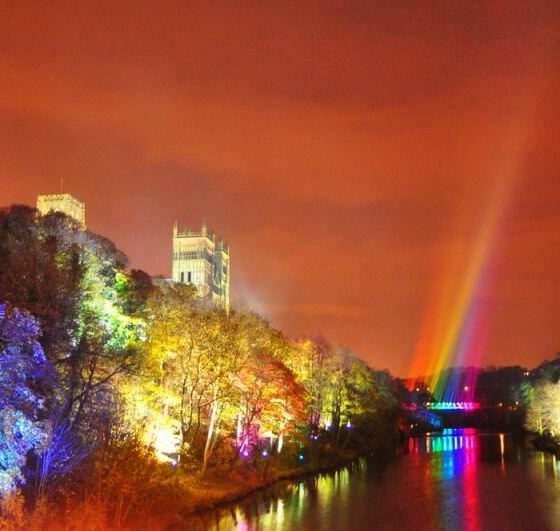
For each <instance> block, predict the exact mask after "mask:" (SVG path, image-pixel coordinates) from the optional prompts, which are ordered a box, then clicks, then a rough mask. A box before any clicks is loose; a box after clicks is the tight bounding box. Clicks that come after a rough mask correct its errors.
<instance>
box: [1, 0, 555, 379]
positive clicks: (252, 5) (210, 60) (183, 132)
mask: <svg viewBox="0 0 560 531" xmlns="http://www.w3.org/2000/svg"><path fill="white" fill-rule="evenodd" d="M559 124H560V4H558V2H554V1H550V2H538V1H532V2H519V1H512V0H510V1H506V2H495V1H489V2H480V3H479V2H476V3H475V2H449V1H442V2H437V1H436V2H361V3H360V2H356V3H355V5H354V6H351V3H349V2H323V1H322V2H306V1H298V2H264V1H263V2H249V1H247V2H187V1H180V2H172V1H165V2H162V1H157V2H148V1H135V2H102V1H96V2H87V1H85V2H57V1H52V2H39V1H37V2H26V1H18V2H10V1H6V2H2V3H1V4H0V185H1V186H0V197H1V201H0V204H2V205H7V204H10V203H14V202H20V203H29V204H34V202H35V198H36V195H37V194H38V193H53V192H58V190H59V187H60V180H61V178H63V179H64V189H65V191H68V192H70V193H73V194H74V195H76V196H77V197H78V198H79V199H81V200H83V201H84V202H85V203H86V213H87V221H88V225H89V228H91V229H92V230H94V231H96V232H99V233H102V234H104V235H106V236H108V237H109V238H111V239H112V240H113V241H115V242H116V243H117V245H118V246H119V247H120V248H121V249H122V250H123V251H125V252H126V253H127V254H128V255H129V256H130V258H131V261H132V264H131V265H132V266H133V267H137V268H142V269H145V270H146V271H148V272H149V273H151V274H163V275H166V276H168V275H169V274H170V262H171V231H172V225H173V222H174V221H175V220H176V219H177V220H178V221H179V224H180V226H181V227H184V226H185V225H188V226H189V227H198V226H199V225H200V224H201V221H202V219H203V218H206V219H207V221H208V224H209V225H210V226H211V227H213V228H215V230H217V231H218V232H222V233H223V234H224V235H225V237H226V239H227V240H228V241H229V242H230V245H231V248H232V289H233V298H234V299H243V300H246V301H247V302H248V303H249V304H250V305H252V306H254V307H255V308H256V309H257V310H259V311H260V312H262V313H264V314H265V315H266V316H267V317H268V318H269V319H270V320H271V321H272V323H273V324H274V325H275V326H278V327H280V328H282V329H283V330H284V331H285V332H287V333H288V334H300V333H308V334H315V333H323V334H324V335H325V336H326V337H327V338H329V339H330V340H332V341H334V342H341V343H344V344H346V345H348V346H349V347H351V348H352V349H354V350H355V351H356V353H357V354H358V355H359V356H361V357H362V358H364V359H365V360H367V361H368V362H370V363H371V364H372V365H374V366H375V367H378V368H385V367H386V368H389V369H390V370H391V371H393V372H394V373H396V374H397V375H402V376H404V375H406V374H408V373H409V372H410V371H412V370H421V368H417V367H414V368H413V358H414V356H415V353H416V354H418V353H419V352H420V353H421V352H422V345H420V343H421V338H422V337H425V336H426V334H427V335H428V336H429V335H430V332H431V324H430V323H431V321H430V315H431V313H435V314H438V315H439V320H440V321H439V322H440V325H441V326H442V327H443V329H446V328H447V327H449V326H451V321H453V319H454V315H453V314H454V312H455V311H456V309H454V308H455V307H456V306H457V305H456V303H455V302H454V299H455V298H456V297H457V293H458V292H459V291H460V288H459V287H460V286H462V285H464V284H465V275H467V274H468V273H467V271H474V273H473V285H474V286H476V289H475V288H473V289H472V290H471V289H470V287H469V289H466V291H465V293H466V295H465V297H466V299H468V300H469V301H470V302H471V303H473V304H474V305H475V306H476V307H477V308H478V310H477V316H476V326H475V327H474V328H473V330H472V331H471V332H469V333H472V334H478V335H480V337H481V338H484V341H483V342H482V343H481V341H482V339H481V341H475V342H474V343H476V344H477V345H479V346H480V345H481V344H483V345H484V346H483V348H482V349H481V357H480V362H481V363H482V364H483V365H488V364H522V365H527V366H534V365H536V364H537V363H539V362H540V361H541V360H542V359H544V358H546V357H549V358H550V357H552V356H553V355H554V354H555V352H556V351H557V350H560V298H559V294H560V290H559V287H560V127H559ZM481 242H482V243H481ZM477 253H478V254H477ZM479 255H480V256H479ZM473 256H477V257H478V258H480V260H478V261H476V263H475V264H474V265H473V266H472V267H471V266H469V264H472V263H473V260H472V259H471V258H472V257H473ZM469 268H470V269H469ZM478 280H480V282H478ZM457 312H458V315H457V316H455V317H457V319H458V320H459V321H458V322H461V312H460V311H459V310H457ZM419 345H420V346H419ZM424 347H425V345H424ZM428 354H429V353H428ZM428 354H426V355H428Z"/></svg>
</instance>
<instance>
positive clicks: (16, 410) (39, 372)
mask: <svg viewBox="0 0 560 531" xmlns="http://www.w3.org/2000/svg"><path fill="white" fill-rule="evenodd" d="M39 333H40V330H39V325H38V323H37V321H36V320H35V319H34V318H33V317H31V316H30V315H29V314H27V313H24V312H21V311H19V310H17V309H10V308H9V307H7V306H6V305H5V304H0V496H2V494H6V493H10V492H13V491H14V489H15V488H16V487H17V485H18V484H21V483H22V481H23V480H24V476H23V473H22V469H23V467H24V465H25V464H26V462H27V459H28V457H29V454H30V453H31V452H33V453H35V454H37V453H39V452H40V451H41V450H42V449H43V448H44V446H45V444H46V442H47V439H48V437H49V432H50V426H49V423H48V422H47V421H46V420H45V415H46V405H47V404H46V395H47V390H48V388H49V386H50V385H52V377H53V371H52V369H51V367H50V365H49V363H48V361H47V359H46V358H45V355H44V353H43V349H42V348H41V345H40V344H39V342H38V341H37V338H38V336H39Z"/></svg>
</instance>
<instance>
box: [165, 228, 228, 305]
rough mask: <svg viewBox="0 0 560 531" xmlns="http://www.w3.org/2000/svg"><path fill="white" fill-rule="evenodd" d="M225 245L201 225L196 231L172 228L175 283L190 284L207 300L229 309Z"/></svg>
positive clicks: (226, 249) (226, 248) (226, 247)
mask: <svg viewBox="0 0 560 531" xmlns="http://www.w3.org/2000/svg"><path fill="white" fill-rule="evenodd" d="M229 267H230V261H229V246H228V244H227V243H226V242H225V241H224V240H222V239H221V238H217V237H216V235H215V233H214V232H212V231H210V230H208V227H207V226H206V223H203V225H202V228H201V230H200V232H198V231H191V230H189V229H185V231H184V232H181V231H179V228H178V226H177V223H175V225H174V227H173V267H172V278H173V280H174V281H175V282H181V283H183V284H192V285H193V286H195V287H196V288H197V291H198V293H199V295H200V296H201V297H207V298H209V299H211V300H212V301H214V302H216V303H218V304H221V305H222V306H224V307H225V308H226V310H229Z"/></svg>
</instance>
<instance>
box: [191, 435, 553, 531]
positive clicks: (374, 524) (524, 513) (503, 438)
mask: <svg viewBox="0 0 560 531" xmlns="http://www.w3.org/2000/svg"><path fill="white" fill-rule="evenodd" d="M404 450H405V453H404V455H402V456H401V457H399V458H398V459H396V460H393V461H391V462H389V463H385V464H384V465H380V464H379V463H376V462H374V461H372V460H369V461H368V460H365V459H364V460H362V461H359V462H357V463H354V464H353V465H352V466H349V467H346V468H343V469H341V470H339V471H337V472H334V473H331V474H322V475H317V476H314V477H309V478H306V479H305V480H300V481H294V482H286V483H283V484H280V485H277V486H275V487H274V488H271V489H268V490H266V491H263V492H260V493H258V494H256V495H254V496H251V497H250V498H248V499H247V500H245V501H244V502H243V503H239V504H237V505H235V506H233V507H231V508H227V509H222V510H219V511H215V512H214V513H210V514H207V515H204V516H202V517H201V518H200V519H198V520H196V521H193V522H192V523H189V526H188V527H187V528H188V529H215V530H226V529H227V530H229V529H232V530H236V529H237V530H249V529H251V530H252V529H271V530H281V529H318V530H319V529H325V530H331V529H332V530H337V531H338V530H345V529H352V530H360V529H382V530H393V529H394V530H397V529H398V530H402V529H415V530H422V529H442V530H466V531H475V530H479V529H512V530H517V529H520V530H521V529H538V530H541V529H542V530H548V529H560V464H559V463H558V461H557V460H556V459H555V458H554V457H553V456H550V455H545V454H541V453H539V452H533V451H531V450H529V449H528V448H527V447H526V446H524V445H523V444H520V443H519V442H517V441H514V440H513V438H512V437H511V436H510V435H507V434H487V435H485V434H479V433H477V432H476V431H474V430H446V431H444V432H440V433H432V434H429V435H428V436H425V437H417V438H412V439H410V440H409V441H408V442H407V445H406V447H405V449H404Z"/></svg>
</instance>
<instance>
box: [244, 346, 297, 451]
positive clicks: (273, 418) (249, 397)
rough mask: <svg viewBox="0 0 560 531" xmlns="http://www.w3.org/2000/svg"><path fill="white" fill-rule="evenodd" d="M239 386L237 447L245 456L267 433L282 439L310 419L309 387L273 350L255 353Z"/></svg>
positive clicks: (271, 436)
mask: <svg viewBox="0 0 560 531" xmlns="http://www.w3.org/2000/svg"><path fill="white" fill-rule="evenodd" d="M237 388H238V391H239V398H240V404H241V407H240V411H239V415H240V416H239V418H238V433H237V446H238V451H239V452H240V453H241V454H242V455H245V454H247V453H250V452H252V451H253V449H254V448H255V447H256V446H257V445H258V443H259V441H260V438H262V437H263V435H266V436H268V437H270V438H271V439H272V438H273V437H275V438H276V440H277V441H281V440H283V438H285V437H286V436H288V435H289V434H291V433H294V432H295V431H296V427H297V425H298V424H301V423H303V422H305V420H306V403H305V390H304V389H303V388H302V387H301V386H300V385H299V384H298V383H297V382H296V380H295V377H294V374H293V373H292V372H291V371H290V370H289V369H288V368H287V367H286V366H285V365H284V364H283V363H282V362H281V361H280V360H279V359H278V358H276V357H274V356H273V355H272V354H271V353H270V352H259V353H255V354H254V355H252V356H251V359H250V361H249V362H248V364H247V365H246V366H245V367H244V368H243V369H242V371H241V372H240V374H239V376H238V381H237ZM271 446H272V445H271ZM277 448H278V447H277Z"/></svg>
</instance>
